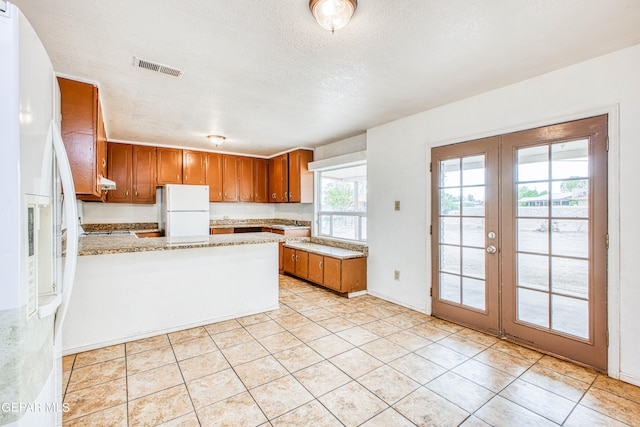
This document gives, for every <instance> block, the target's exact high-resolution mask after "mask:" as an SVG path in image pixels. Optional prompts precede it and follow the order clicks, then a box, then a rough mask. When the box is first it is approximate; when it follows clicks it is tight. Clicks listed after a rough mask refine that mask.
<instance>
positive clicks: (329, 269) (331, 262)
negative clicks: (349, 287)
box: [323, 256, 344, 292]
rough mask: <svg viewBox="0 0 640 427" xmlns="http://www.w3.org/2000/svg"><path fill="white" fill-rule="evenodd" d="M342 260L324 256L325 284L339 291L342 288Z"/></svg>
mask: <svg viewBox="0 0 640 427" xmlns="http://www.w3.org/2000/svg"><path fill="white" fill-rule="evenodd" d="M341 272H342V260H340V259H338V258H331V257H328V256H326V257H324V283H323V284H324V286H326V287H327V288H331V289H333V290H335V291H338V292H344V291H343V290H342V275H341Z"/></svg>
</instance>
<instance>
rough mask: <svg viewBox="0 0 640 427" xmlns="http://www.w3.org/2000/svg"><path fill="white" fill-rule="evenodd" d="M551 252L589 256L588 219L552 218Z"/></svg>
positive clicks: (554, 253)
mask: <svg viewBox="0 0 640 427" xmlns="http://www.w3.org/2000/svg"><path fill="white" fill-rule="evenodd" d="M551 231H552V233H551V253H552V254H553V255H564V256H572V257H580V258H587V257H588V256H589V222H588V221H587V220H566V221H563V220H552V228H551Z"/></svg>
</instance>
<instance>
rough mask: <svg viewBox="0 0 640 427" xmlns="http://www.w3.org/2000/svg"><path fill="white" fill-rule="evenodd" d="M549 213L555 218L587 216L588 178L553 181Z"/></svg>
mask: <svg viewBox="0 0 640 427" xmlns="http://www.w3.org/2000/svg"><path fill="white" fill-rule="evenodd" d="M552 187H553V203H552V206H551V215H552V216H553V217H556V218H563V217H564V218H566V217H569V218H587V217H588V216H589V180H588V179H572V180H566V181H554V182H553V185H552Z"/></svg>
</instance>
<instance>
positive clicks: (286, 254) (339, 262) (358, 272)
mask: <svg viewBox="0 0 640 427" xmlns="http://www.w3.org/2000/svg"><path fill="white" fill-rule="evenodd" d="M282 258H283V260H282V262H283V271H284V273H288V274H290V275H292V276H296V277H299V278H301V279H305V280H309V281H310V282H313V283H316V284H318V285H322V286H324V287H326V288H329V289H332V290H334V291H336V292H340V293H349V292H357V291H364V290H365V289H367V259H366V258H364V257H363V258H349V259H340V258H334V257H330V256H324V255H319V254H316V253H309V252H307V251H304V250H301V249H293V248H288V247H285V248H284V250H283V256H282Z"/></svg>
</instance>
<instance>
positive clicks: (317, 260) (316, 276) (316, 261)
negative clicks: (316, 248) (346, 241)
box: [309, 253, 324, 285]
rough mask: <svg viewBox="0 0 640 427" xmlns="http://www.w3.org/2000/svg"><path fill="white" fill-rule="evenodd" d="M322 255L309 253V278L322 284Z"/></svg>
mask: <svg viewBox="0 0 640 427" xmlns="http://www.w3.org/2000/svg"><path fill="white" fill-rule="evenodd" d="M323 260H324V257H323V256H322V255H318V254H312V253H310V254H309V280H310V281H312V282H313V283H317V284H318V285H322V279H323V276H324V275H323V270H324V263H323Z"/></svg>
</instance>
